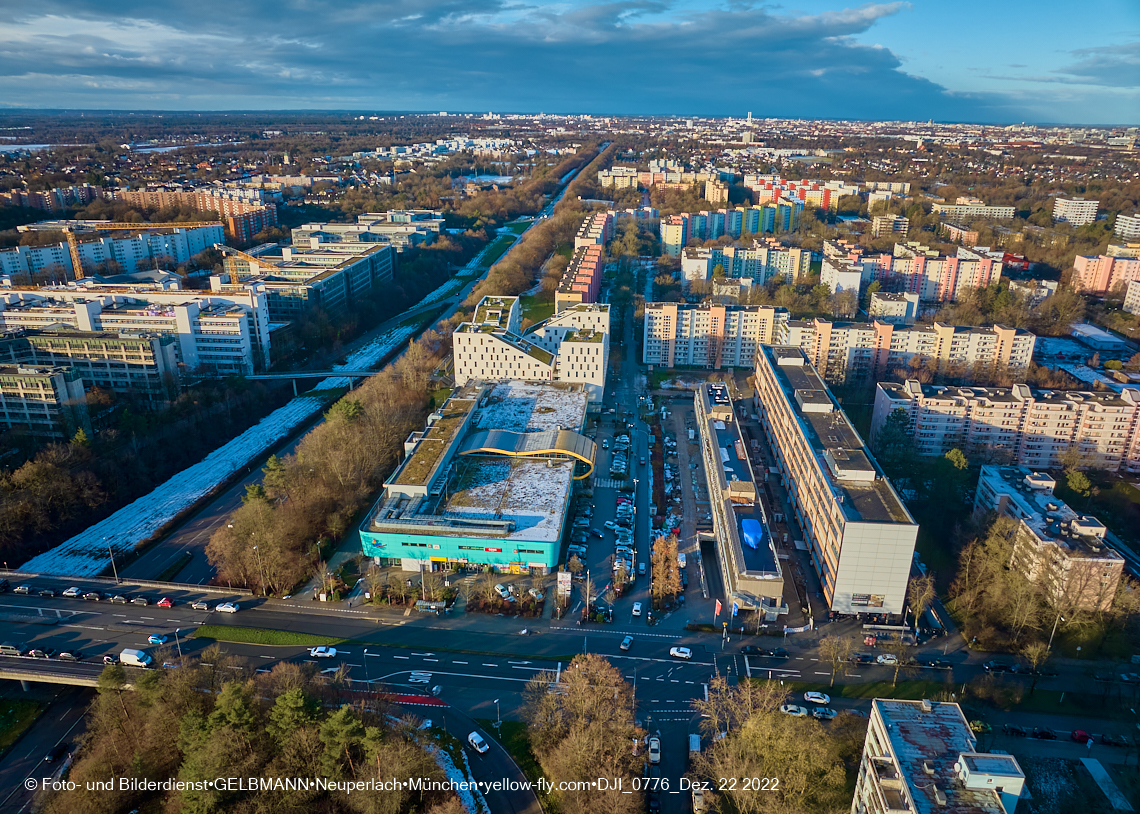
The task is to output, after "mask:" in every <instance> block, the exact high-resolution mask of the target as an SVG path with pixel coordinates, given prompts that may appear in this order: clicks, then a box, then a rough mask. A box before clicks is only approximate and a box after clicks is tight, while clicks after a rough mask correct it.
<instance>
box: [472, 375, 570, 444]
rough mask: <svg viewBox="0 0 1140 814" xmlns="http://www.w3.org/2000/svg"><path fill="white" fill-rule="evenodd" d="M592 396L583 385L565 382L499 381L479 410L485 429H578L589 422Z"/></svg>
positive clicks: (518, 430) (479, 420) (523, 430)
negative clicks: (585, 422) (587, 412)
mask: <svg viewBox="0 0 1140 814" xmlns="http://www.w3.org/2000/svg"><path fill="white" fill-rule="evenodd" d="M588 400H589V397H588V396H587V395H586V391H585V390H584V389H583V388H582V387H581V386H580V385H574V384H566V383H561V382H549V383H544V384H527V383H526V382H518V381H508V382H499V383H498V384H496V385H495V386H494V387H492V388H491V392H490V393H488V394H487V396H486V398H485V399H484V402H483V404H482V405H481V406H480V409H479V417H478V427H479V429H482V430H511V431H513V432H534V431H537V430H557V429H563V430H574V431H575V432H577V431H578V430H580V429H581V427H582V422H583V421H585V420H586V405H587V402H588Z"/></svg>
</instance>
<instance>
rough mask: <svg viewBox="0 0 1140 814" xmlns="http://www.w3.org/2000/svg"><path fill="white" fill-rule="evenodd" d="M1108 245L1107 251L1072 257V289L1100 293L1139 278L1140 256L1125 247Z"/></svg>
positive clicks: (1106, 292)
mask: <svg viewBox="0 0 1140 814" xmlns="http://www.w3.org/2000/svg"><path fill="white" fill-rule="evenodd" d="M1108 248H1109V253H1108V254H1101V255H1092V254H1078V255H1077V256H1076V257H1075V258H1073V279H1072V286H1073V288H1074V289H1076V290H1077V291H1080V292H1081V293H1084V294H1099V295H1101V296H1103V295H1106V294H1109V293H1110V292H1112V291H1114V290H1115V289H1116V288H1117V287H1118V286H1119V287H1127V285H1128V283H1130V282H1131V281H1132V280H1140V257H1138V256H1135V254H1134V253H1130V252H1128V250H1127V248H1126V247H1119V246H1109V247H1108ZM1113 250H1115V251H1116V252H1118V253H1113Z"/></svg>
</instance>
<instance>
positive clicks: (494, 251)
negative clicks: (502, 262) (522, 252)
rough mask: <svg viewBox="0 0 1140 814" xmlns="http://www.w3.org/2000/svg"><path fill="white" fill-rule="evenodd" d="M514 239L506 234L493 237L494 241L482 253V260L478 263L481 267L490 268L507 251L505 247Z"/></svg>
mask: <svg viewBox="0 0 1140 814" xmlns="http://www.w3.org/2000/svg"><path fill="white" fill-rule="evenodd" d="M514 240H515V239H514V238H513V237H510V236H508V235H500V236H499V237H497V238H495V242H494V243H492V244H491V248H490V249H488V250H487V253H486V254H485V255H483V261H482V263H481V264H480V266H481V268H490V267H491V266H493V265H495V262H496V261H497V260H498V259H499V258H500V257H502V256H503V255H504V254H506V253H507V249H508V248H509V247H510V245H511V244H512V243H514Z"/></svg>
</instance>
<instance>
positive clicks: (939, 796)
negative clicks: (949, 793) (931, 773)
mask: <svg viewBox="0 0 1140 814" xmlns="http://www.w3.org/2000/svg"><path fill="white" fill-rule="evenodd" d="M934 802H936V803H938V805H940V806H944V805H946V802H947V800H946V792H944V791H943V790H942V789H940V788H938V786H934Z"/></svg>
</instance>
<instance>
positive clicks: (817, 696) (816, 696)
mask: <svg viewBox="0 0 1140 814" xmlns="http://www.w3.org/2000/svg"><path fill="white" fill-rule="evenodd" d="M804 700H805V701H810V702H811V703H813V704H822V705H824V706H827V705H828V704H830V703H831V696H830V695H828V694H827V693H822V692H805V693H804Z"/></svg>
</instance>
